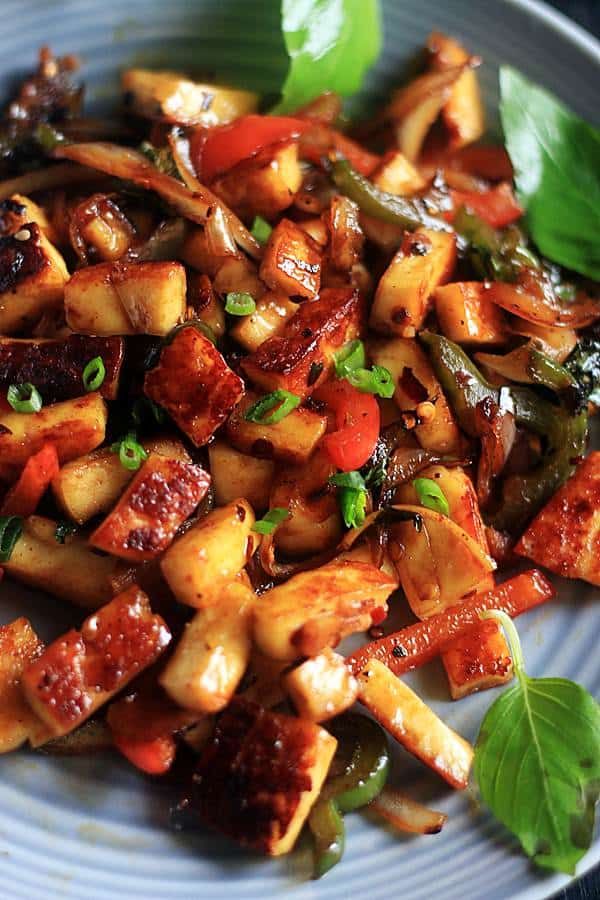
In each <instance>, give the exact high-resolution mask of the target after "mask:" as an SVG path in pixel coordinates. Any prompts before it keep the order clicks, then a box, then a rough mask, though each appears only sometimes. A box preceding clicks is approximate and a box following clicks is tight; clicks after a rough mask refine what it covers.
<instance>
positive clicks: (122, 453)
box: [110, 431, 148, 472]
mask: <svg viewBox="0 0 600 900" xmlns="http://www.w3.org/2000/svg"><path fill="white" fill-rule="evenodd" d="M110 449H111V451H112V452H113V453H118V454H119V460H120V462H121V465H122V466H123V468H124V469H129V471H130V472H137V470H138V469H139V467H140V466H141V465H142V463H143V462H144V460H146V459H148V453H147V452H146V451H145V450H144V448H143V447H142V445H141V444H139V443H138V441H137V439H136V434H135V431H130V432H129V433H128V434H127V436H126V437H124V438H122V440H120V441H115V443H114V444H112V445H111V448H110Z"/></svg>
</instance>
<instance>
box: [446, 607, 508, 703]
mask: <svg viewBox="0 0 600 900" xmlns="http://www.w3.org/2000/svg"><path fill="white" fill-rule="evenodd" d="M442 660H443V663H444V668H445V669H446V675H447V676H448V683H449V685H450V693H451V695H452V698H453V699H454V700H459V699H460V698H461V697H465V696H466V695H467V694H473V693H475V692H476V691H485V690H487V688H491V687H497V686H498V685H499V684H505V683H506V682H507V681H510V679H511V678H512V676H513V661H512V657H511V655H510V649H509V647H508V644H507V643H506V638H505V637H504V634H503V632H502V629H501V628H500V626H499V625H498V623H497V622H492V621H490V620H488V621H483V622H478V623H477V625H473V627H472V628H470V629H469V630H468V631H466V632H465V633H464V634H463V635H461V637H459V638H456V639H455V640H454V641H453V642H452V644H451V645H450V647H448V649H447V650H445V651H444V653H443V655H442Z"/></svg>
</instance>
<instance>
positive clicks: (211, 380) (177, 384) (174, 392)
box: [144, 325, 244, 447]
mask: <svg viewBox="0 0 600 900" xmlns="http://www.w3.org/2000/svg"><path fill="white" fill-rule="evenodd" d="M144 391H145V393H146V395H147V396H148V397H150V399H151V400H154V402H155V403H158V404H159V405H160V406H164V408H165V409H166V411H167V412H168V413H169V415H170V416H171V417H172V418H173V419H174V420H175V422H176V423H177V425H178V426H179V427H180V428H181V430H182V431H183V432H184V434H187V436H188V437H189V439H190V440H191V441H192V443H193V444H195V445H196V446H197V447H201V446H202V445H203V444H206V442H207V441H208V440H209V438H210V437H212V435H213V433H214V432H215V431H216V430H217V428H218V427H219V425H222V424H223V422H224V421H225V420H226V419H227V417H228V416H229V414H230V413H231V411H232V410H233V408H234V407H235V406H236V404H237V403H239V401H240V400H241V399H242V397H243V395H244V382H243V381H242V379H241V378H240V377H239V376H238V375H236V374H235V372H233V371H232V370H231V369H230V368H229V366H228V365H227V363H226V362H225V360H224V359H223V357H222V356H221V354H220V353H219V351H218V350H217V348H216V347H215V346H214V344H212V343H211V342H210V341H209V339H208V338H207V337H205V336H204V335H203V334H202V332H201V331H198V329H197V328H195V327H194V326H193V325H187V326H185V327H184V328H181V329H180V330H179V331H178V332H177V334H176V335H175V336H174V337H173V340H172V341H171V342H170V343H168V344H167V345H166V346H165V347H163V350H162V352H161V354H160V359H159V361H158V365H156V366H155V367H154V368H153V369H151V370H150V371H149V372H148V373H147V374H146V378H145V380H144Z"/></svg>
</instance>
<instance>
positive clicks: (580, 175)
mask: <svg viewBox="0 0 600 900" xmlns="http://www.w3.org/2000/svg"><path fill="white" fill-rule="evenodd" d="M500 94H501V101H500V116H501V119H502V127H503V128H504V135H505V139H506V148H507V150H508V153H509V156H510V158H511V161H512V164H513V166H514V169H515V183H516V186H517V192H518V196H519V200H520V202H521V203H522V204H523V206H524V207H525V209H526V211H527V224H528V226H529V230H530V233H531V236H532V238H533V240H534V241H535V243H536V244H537V246H538V247H539V249H540V250H541V251H542V253H543V254H544V255H545V256H547V257H548V258H549V259H551V260H553V261H554V262H557V263H560V264H561V265H563V266H567V267H568V268H570V269H574V270H575V271H576V272H580V273H581V274H582V275H587V276H588V277H590V278H594V279H596V280H598V279H600V169H599V167H598V160H599V159H600V130H599V129H597V128H594V127H593V126H592V125H589V124H588V123H587V122H584V120H583V119H580V118H579V116H576V115H575V113H573V112H571V110H569V109H568V108H567V107H566V106H564V105H563V104H562V103H561V102H560V101H559V100H558V99H557V98H556V97H554V96H553V95H552V94H550V93H549V92H548V91H545V90H544V89H543V88H541V87H539V86H538V85H536V84H533V82H531V81H529V80H528V79H527V78H525V77H524V76H523V75H521V74H520V72H517V71H516V70H515V69H512V68H510V67H509V66H503V67H502V68H501V69H500Z"/></svg>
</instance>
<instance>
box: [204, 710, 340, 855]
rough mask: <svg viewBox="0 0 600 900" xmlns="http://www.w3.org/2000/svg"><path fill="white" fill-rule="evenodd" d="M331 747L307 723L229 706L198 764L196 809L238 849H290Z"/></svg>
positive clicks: (326, 735) (325, 735)
mask: <svg viewBox="0 0 600 900" xmlns="http://www.w3.org/2000/svg"><path fill="white" fill-rule="evenodd" d="M336 747H337V741H336V739H335V738H334V737H333V736H332V735H331V734H329V733H328V732H327V731H325V729H324V728H321V727H320V726H318V725H316V724H314V723H313V722H305V721H303V720H302V719H297V718H295V717H293V716H287V715H284V714H283V713H274V712H270V711H269V710H266V709H263V708H262V707H260V706H258V705H257V704H255V703H249V702H248V701H242V700H235V701H234V702H233V703H232V704H231V705H230V706H229V707H228V708H227V709H226V710H225V712H224V713H223V715H222V716H221V718H220V719H219V721H218V723H217V727H216V730H215V734H214V737H213V739H212V741H211V742H210V744H209V745H208V746H207V748H206V749H205V751H204V753H203V755H202V757H201V759H200V762H199V764H198V768H197V772H196V777H197V779H198V782H199V786H198V791H197V796H196V798H195V806H196V808H197V809H198V812H199V813H200V816H201V817H202V818H203V819H204V820H205V821H206V822H208V824H210V825H212V826H213V827H214V828H216V829H218V830H219V831H221V832H223V833H224V834H226V835H228V836H229V837H231V838H233V839H234V840H236V841H238V842H239V843H240V844H243V845H244V846H246V847H253V848H255V849H256V850H260V851H262V852H263V853H268V854H269V855H270V856H280V855H281V854H283V853H287V852H288V851H289V850H291V849H292V847H293V845H294V843H295V841H296V838H297V837H298V834H299V833H300V829H301V828H302V825H303V824H304V822H305V821H306V818H307V816H308V814H309V812H310V809H311V807H312V805H313V804H314V802H315V801H316V799H317V797H318V796H319V792H320V790H321V787H322V785H323V782H324V781H325V778H326V776H327V772H328V771H329V766H330V764H331V760H332V759H333V756H334V753H335V750H336Z"/></svg>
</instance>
